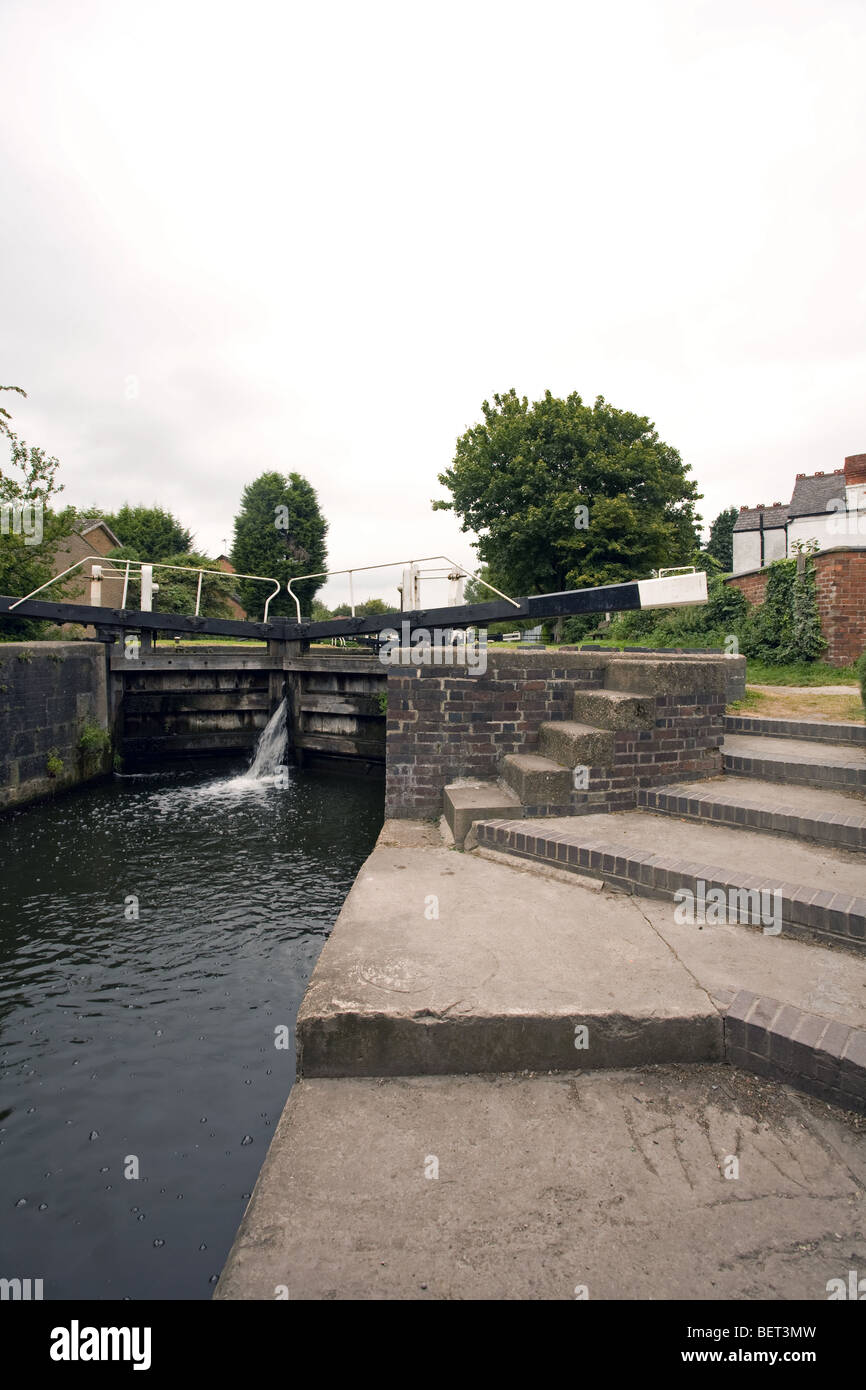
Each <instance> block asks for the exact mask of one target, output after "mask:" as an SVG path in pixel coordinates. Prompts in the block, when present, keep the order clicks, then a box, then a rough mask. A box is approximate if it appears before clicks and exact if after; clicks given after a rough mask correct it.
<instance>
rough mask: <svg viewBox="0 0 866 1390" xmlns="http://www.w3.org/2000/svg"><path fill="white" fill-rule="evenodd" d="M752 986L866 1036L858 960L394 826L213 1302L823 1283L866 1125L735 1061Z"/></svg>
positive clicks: (858, 1204) (857, 1174) (303, 1036)
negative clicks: (732, 1050)
mask: <svg viewBox="0 0 866 1390" xmlns="http://www.w3.org/2000/svg"><path fill="white" fill-rule="evenodd" d="M745 988H747V989H748V990H751V991H754V993H755V994H757V995H766V996H771V997H772V999H773V1000H775V1001H781V1002H782V1003H783V1004H785V1005H787V1006H789V1007H790V1008H794V1009H796V1010H804V1011H805V1012H806V1013H807V1014H809V1015H810V1016H812V1015H815V1016H817V1018H818V1020H819V1021H820V1024H821V1027H824V1026H825V1025H826V1027H828V1028H831V1029H832V1028H834V1027H838V1028H841V1029H842V1032H843V1034H844V1035H845V1036H849V1035H850V1036H853V1035H852V1034H850V1030H851V1029H862V1028H864V1026H866V959H864V957H863V956H862V955H860V956H858V955H855V954H852V953H850V952H849V951H847V950H843V949H838V948H832V947H825V946H818V945H814V944H811V943H806V942H802V941H798V940H794V939H788V938H786V937H784V936H782V937H768V936H765V935H763V934H762V933H761V932H760V931H758V930H756V929H753V928H749V927H745V926H739V925H728V926H707V925H705V926H703V927H698V926H688V925H678V924H676V923H675V921H674V918H673V908H672V905H671V904H670V903H667V902H657V901H650V900H647V899H637V898H633V897H630V896H627V895H624V894H621V893H618V892H612V891H610V890H609V889H607V888H606V887H605V886H604V885H603V884H602V883H601V882H591V881H589V880H587V879H575V878H574V877H573V876H569V875H566V874H563V873H562V872H561V871H559V870H556V869H546V870H545V869H541V870H539V868H538V867H537V866H531V865H528V864H524V863H522V862H521V861H519V860H514V859H510V860H508V861H507V862H504V856H500V855H498V854H497V853H496V852H494V851H485V852H484V853H483V854H482V853H474V854H458V853H455V852H453V851H451V850H449V849H447V848H445V847H444V846H443V842H442V839H441V837H440V834H439V832H438V830H436V829H435V828H434V827H431V826H429V825H424V824H420V823H409V822H390V823H387V824H386V826H385V827H384V829H383V832H382V835H381V836H380V840H379V843H378V845H377V847H376V849H375V850H374V852H373V854H372V855H371V856H370V858H369V859H368V861H367V862H366V864H365V865H364V867H363V868H362V870H361V873H360V874H359V876H358V879H357V881H356V883H355V886H354V887H353V889H352V892H351V893H350V895H349V897H348V898H347V900H346V903H345V904H344V907H343V911H342V913H341V914H340V918H339V920H338V922H337V925H336V926H335V928H334V931H333V933H332V935H331V937H330V939H329V941H328V942H327V943H326V945H325V948H324V950H323V952H322V955H321V958H320V960H319V963H318V965H317V967H316V970H315V972H314V975H313V978H312V980H311V983H310V987H309V990H308V992H307V995H306V996H305V999H304V1002H303V1005H302V1008H301V1012H300V1014H299V1018H298V1054H299V1068H300V1071H301V1079H300V1080H299V1081H298V1083H297V1084H296V1086H295V1088H294V1090H293V1092H292V1094H291V1096H290V1098H289V1101H288V1104H287V1106H286V1110H285V1112H284V1114H283V1117H282V1119H281V1121H280V1125H279V1127H278V1130H277V1132H276V1134H275V1136H274V1140H273V1142H272V1144H271V1148H270V1150H269V1152H268V1156H267V1158H266V1161H265V1164H264V1167H263V1169H262V1173H261V1175H260V1177H259V1181H258V1183H257V1185H256V1189H255V1191H254V1193H253V1196H252V1199H251V1202H250V1204H249V1207H248V1209H247V1212H246V1215H245V1217H244V1221H243V1224H242V1226H241V1229H240V1231H239V1233H238V1237H237V1240H236V1242H235V1245H234V1247H233V1250H232V1252H231V1255H230V1257H229V1260H228V1262H227V1265H226V1268H225V1270H224V1272H223V1275H222V1278H221V1280H220V1283H219V1285H218V1288H217V1291H216V1295H215V1296H216V1297H217V1298H221V1299H223V1298H227V1299H237V1298H268V1299H270V1298H278V1297H288V1298H291V1299H298V1298H301V1299H305V1298H313V1299H319V1298H424V1297H431V1298H487V1297H489V1298H574V1297H575V1296H583V1295H582V1294H581V1293H580V1292H578V1293H577V1294H576V1293H575V1290H576V1289H577V1290H581V1289H585V1290H586V1291H587V1294H588V1296H589V1297H592V1298H736V1297H744V1298H781V1299H790V1298H816V1299H818V1298H826V1296H827V1295H826V1283H827V1281H828V1280H829V1279H831V1278H837V1277H845V1275H846V1271H847V1270H848V1269H850V1268H861V1269H862V1268H866V1238H864V1235H863V1232H864V1229H866V1221H864V1216H866V1205H864V1193H866V1131H864V1127H863V1126H864V1122H863V1119H862V1117H860V1116H854V1115H851V1114H846V1113H845V1112H844V1111H842V1110H839V1109H836V1108H831V1107H830V1106H828V1105H826V1104H824V1103H823V1102H820V1101H818V1100H816V1099H813V1098H810V1097H808V1096H805V1095H800V1094H798V1093H797V1092H795V1091H793V1090H791V1089H789V1088H788V1087H786V1086H781V1085H779V1084H778V1083H776V1082H773V1081H770V1080H766V1079H760V1078H758V1077H756V1076H753V1075H750V1074H749V1073H748V1072H746V1071H740V1070H738V1069H736V1068H734V1067H730V1066H725V1065H720V1061H721V1058H722V1057H723V1055H724V1029H725V1012H726V1010H727V1009H728V1008H729V1007H730V1006H731V1001H732V1000H738V999H742V997H743V995H742V991H743V990H744V989H745ZM744 1016H746V1017H748V1016H750V1015H749V1014H748V1010H746V1013H745V1014H744ZM626 1068H628V1069H626ZM732 1160H736V1162H735V1163H732ZM734 1170H736V1175H735V1173H734Z"/></svg>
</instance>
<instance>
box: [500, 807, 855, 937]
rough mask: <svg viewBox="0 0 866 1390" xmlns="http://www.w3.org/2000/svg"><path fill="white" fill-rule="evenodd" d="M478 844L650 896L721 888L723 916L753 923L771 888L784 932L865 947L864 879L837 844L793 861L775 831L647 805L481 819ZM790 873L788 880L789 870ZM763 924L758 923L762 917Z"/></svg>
mask: <svg viewBox="0 0 866 1390" xmlns="http://www.w3.org/2000/svg"><path fill="white" fill-rule="evenodd" d="M475 834H476V836H477V840H478V845H479V847H480V848H488V849H494V850H498V851H500V852H504V853H506V854H513V855H516V856H518V857H520V858H524V859H530V860H535V861H537V862H539V863H541V864H546V865H549V866H554V867H556V868H560V869H565V870H568V871H570V872H573V873H576V874H583V875H587V876H589V877H591V878H597V879H598V878H601V879H604V880H605V881H606V882H608V883H610V884H612V885H614V886H615V887H618V888H622V889H624V890H625V891H628V892H634V893H638V894H641V895H645V896H648V897H657V898H668V899H673V898H674V894H675V893H676V892H677V890H681V889H688V890H689V891H690V892H691V893H692V894H694V896H695V899H696V900H699V899H700V894H701V888H700V885H701V884H703V893H704V900H705V899H706V895H707V894H708V893H709V892H710V890H711V889H719V888H720V889H721V890H722V892H723V893H724V895H725V900H726V903H727V904H728V905H729V911H730V913H731V918H730V919H731V920H734V921H742V922H746V923H750V924H751V925H756V926H761V925H762V923H761V921H760V916H759V915H758V914H756V911H755V909H756V907H757V906H758V905H759V902H758V899H755V898H753V899H751V900H749V899H748V897H747V896H746V897H741V898H738V897H737V894H738V892H739V893H743V892H744V893H745V894H746V895H748V894H754V893H756V892H760V891H763V892H764V893H767V894H771V895H772V894H773V893H778V895H779V896H778V898H777V899H774V900H773V902H772V904H771V902H770V899H767V900H765V901H766V905H767V910H768V911H769V907H770V906H771V905H772V906H773V907H774V910H775V907H778V910H779V917H780V920H781V927H782V932H783V933H786V934H789V935H794V936H804V937H811V938H814V937H819V938H822V939H825V940H834V941H837V942H839V941H844V942H845V943H846V944H847V945H850V946H852V947H855V948H856V949H860V950H863V949H866V896H864V888H866V878H864V874H863V868H862V863H861V862H859V860H858V859H857V857H856V856H854V855H849V854H846V852H845V851H843V850H838V849H830V848H821V849H819V848H817V847H814V846H809V845H806V844H801V845H800V846H799V847H798V850H797V856H796V860H795V861H793V862H792V861H791V856H790V853H789V852H788V851H787V850H786V847H785V846H784V845H783V844H782V842H781V841H780V840H779V838H777V837H775V836H773V835H767V834H763V833H759V832H757V831H751V832H750V833H749V834H748V835H743V834H742V832H741V831H733V830H729V829H726V828H725V827H722V826H707V825H696V824H694V823H691V824H683V823H678V822H676V821H674V820H673V819H672V818H671V817H669V816H662V815H653V814H650V813H649V812H646V811H633V812H624V813H618V814H617V813H613V814H609V815H587V816H576V817H556V818H551V819H548V820H525V821H520V820H513V821H502V820H489V821H486V822H482V823H480V824H478V825H476V827H475ZM794 875H796V878H795V880H794V881H791V880H792V877H793V876H794ZM764 925H766V924H764Z"/></svg>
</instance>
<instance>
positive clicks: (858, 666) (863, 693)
mask: <svg viewBox="0 0 866 1390" xmlns="http://www.w3.org/2000/svg"><path fill="white" fill-rule="evenodd" d="M854 670H855V671H856V672H857V679H858V681H859V682H860V699H861V700H862V701H863V707H864V709H866V651H864V653H863V655H862V656H861V658H860V660H859V661H858V662H856V663H855V665H854Z"/></svg>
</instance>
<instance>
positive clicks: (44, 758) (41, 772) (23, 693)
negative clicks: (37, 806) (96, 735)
mask: <svg viewBox="0 0 866 1390" xmlns="http://www.w3.org/2000/svg"><path fill="white" fill-rule="evenodd" d="M106 684H107V683H106V672H105V649H104V647H103V646H102V643H101V642H99V643H97V642H92V643H91V642H0V731H2V738H0V810H4V809H6V808H8V807H10V806H19V805H23V804H24V803H25V802H28V801H34V800H37V799H38V798H40V797H44V796H51V795H53V794H54V793H55V792H56V791H58V790H59V789H60V788H61V787H70V786H74V785H76V784H77V783H78V782H84V781H88V780H89V779H90V778H92V777H96V776H100V775H102V773H103V772H104V771H105V770H106V768H110V766H111V760H110V754H109V755H105V754H96V755H90V756H85V755H84V754H83V753H82V751H81V749H80V747H79V740H80V738H81V733H82V730H83V728H84V726H85V724H98V725H99V727H100V728H101V729H105V728H106V727H107V723H108V706H107V696H106ZM55 750H56V756H57V757H59V759H60V761H61V762H62V764H63V767H62V769H59V770H56V771H55V773H54V775H53V776H52V775H51V774H50V773H49V771H48V766H47V764H48V759H49V756H50V755H51V754H52V753H53V752H54V751H55Z"/></svg>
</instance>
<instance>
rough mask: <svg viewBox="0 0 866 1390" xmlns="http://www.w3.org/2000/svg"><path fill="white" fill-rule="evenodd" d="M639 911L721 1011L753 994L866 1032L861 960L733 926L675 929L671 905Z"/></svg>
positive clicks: (865, 963) (647, 905)
mask: <svg viewBox="0 0 866 1390" xmlns="http://www.w3.org/2000/svg"><path fill="white" fill-rule="evenodd" d="M640 906H641V910H642V911H643V913H644V915H645V917H646V919H647V921H648V922H651V923H652V925H653V927H654V928H655V930H656V931H657V932H658V933H659V936H661V937H662V939H663V940H664V941H666V942H667V944H668V945H669V946H670V948H671V950H672V951H675V952H676V956H677V959H678V960H679V961H681V962H682V964H683V965H684V966H685V967H686V969H687V970H688V971H689V972H690V973H691V974H692V975H694V977H695V979H696V980H697V981H698V983H699V984H700V985H701V988H702V989H705V990H706V991H707V993H708V994H709V995H710V998H711V999H713V1001H714V1002H715V1003H716V1004H717V1005H718V1006H719V1008H722V1009H725V1008H727V1006H728V1005H729V1004H730V1002H731V1000H732V999H733V997H734V995H735V994H736V993H737V991H738V990H740V989H743V988H748V989H750V990H752V991H753V992H754V993H755V994H759V995H768V996H771V997H776V998H781V999H783V1000H784V1001H785V1003H787V1004H793V1006H794V1007H795V1008H797V1009H802V1010H804V1011H805V1012H806V1013H810V1014H818V1015H820V1016H821V1017H824V1018H828V1019H835V1020H837V1021H838V1022H840V1023H845V1024H847V1025H849V1026H851V1027H853V1028H864V1029H866V959H864V958H863V957H862V956H854V955H849V954H848V953H847V952H843V951H839V950H834V949H833V948H832V947H827V946H817V945H813V944H812V943H809V942H805V941H797V940H795V939H794V938H792V937H789V936H785V935H779V936H764V935H763V934H762V933H761V932H760V931H758V930H755V929H753V928H750V927H747V926H743V925H741V924H739V923H736V922H733V923H717V924H712V923H708V922H705V923H703V924H701V925H694V926H690V925H688V924H686V923H678V922H676V921H675V920H674V913H673V904H672V903H660V902H657V901H651V900H647V899H645V900H643V901H642V902H641V904H640Z"/></svg>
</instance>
